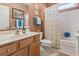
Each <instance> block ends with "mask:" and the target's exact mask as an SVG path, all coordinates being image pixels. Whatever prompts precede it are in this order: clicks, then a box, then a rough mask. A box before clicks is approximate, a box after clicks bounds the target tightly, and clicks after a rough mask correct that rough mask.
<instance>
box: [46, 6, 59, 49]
mask: <svg viewBox="0 0 79 59" xmlns="http://www.w3.org/2000/svg"><path fill="white" fill-rule="evenodd" d="M59 25H60V24H59V8H58V5H53V6H51V7H48V8H46V9H45V38H46V39H50V40H51V41H52V47H54V48H59V42H60V33H59V32H60V30H59V27H60V26H59Z"/></svg>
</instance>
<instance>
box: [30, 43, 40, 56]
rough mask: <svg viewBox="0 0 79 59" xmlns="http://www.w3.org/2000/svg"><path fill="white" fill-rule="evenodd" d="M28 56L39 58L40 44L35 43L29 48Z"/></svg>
mask: <svg viewBox="0 0 79 59" xmlns="http://www.w3.org/2000/svg"><path fill="white" fill-rule="evenodd" d="M29 55H30V56H39V55H40V43H39V42H35V43H33V44H31V45H30V47H29Z"/></svg>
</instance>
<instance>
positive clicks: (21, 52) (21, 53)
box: [11, 49, 25, 56]
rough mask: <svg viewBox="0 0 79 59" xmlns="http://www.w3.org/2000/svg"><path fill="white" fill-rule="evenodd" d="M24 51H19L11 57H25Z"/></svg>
mask: <svg viewBox="0 0 79 59" xmlns="http://www.w3.org/2000/svg"><path fill="white" fill-rule="evenodd" d="M24 52H25V50H24V49H21V50H19V51H17V52H16V53H14V54H12V55H11V56H24Z"/></svg>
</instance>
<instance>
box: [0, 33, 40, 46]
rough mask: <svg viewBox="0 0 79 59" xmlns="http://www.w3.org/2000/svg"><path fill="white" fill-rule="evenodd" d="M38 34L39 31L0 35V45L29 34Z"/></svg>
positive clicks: (26, 36) (29, 35) (27, 36)
mask: <svg viewBox="0 0 79 59" xmlns="http://www.w3.org/2000/svg"><path fill="white" fill-rule="evenodd" d="M38 34H40V33H38V32H28V33H25V34H19V35H16V34H7V35H0V45H4V44H7V43H11V42H15V41H18V40H21V39H23V38H29V37H31V36H34V35H38Z"/></svg>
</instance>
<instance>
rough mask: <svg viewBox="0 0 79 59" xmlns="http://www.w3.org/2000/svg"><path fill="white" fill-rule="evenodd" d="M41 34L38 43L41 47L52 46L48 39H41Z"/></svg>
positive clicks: (41, 33)
mask: <svg viewBox="0 0 79 59" xmlns="http://www.w3.org/2000/svg"><path fill="white" fill-rule="evenodd" d="M42 38H43V32H40V43H41V45H42V46H52V41H51V40H50V39H42Z"/></svg>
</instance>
